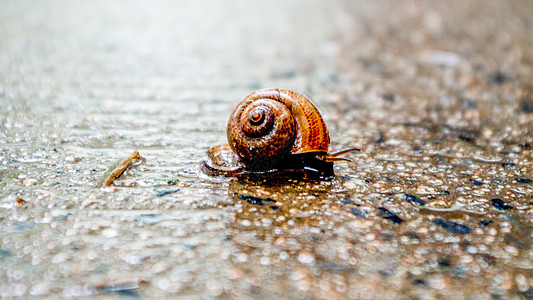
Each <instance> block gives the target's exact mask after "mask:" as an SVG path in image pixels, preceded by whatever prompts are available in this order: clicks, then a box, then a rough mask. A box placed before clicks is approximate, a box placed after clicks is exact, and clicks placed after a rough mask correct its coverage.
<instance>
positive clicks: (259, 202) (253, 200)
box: [238, 195, 276, 206]
mask: <svg viewBox="0 0 533 300" xmlns="http://www.w3.org/2000/svg"><path fill="white" fill-rule="evenodd" d="M238 198H239V199H241V200H246V202H248V203H250V204H253V205H259V206H264V205H265V202H276V200H274V199H271V198H259V197H254V196H247V195H239V196H238Z"/></svg>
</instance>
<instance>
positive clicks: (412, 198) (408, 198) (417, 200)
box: [403, 194, 426, 205]
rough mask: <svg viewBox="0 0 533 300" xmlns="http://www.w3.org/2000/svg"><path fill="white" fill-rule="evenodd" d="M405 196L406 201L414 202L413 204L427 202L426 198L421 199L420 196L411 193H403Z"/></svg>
mask: <svg viewBox="0 0 533 300" xmlns="http://www.w3.org/2000/svg"><path fill="white" fill-rule="evenodd" d="M403 195H404V196H405V201H407V202H409V203H411V204H413V205H425V204H426V202H424V200H422V199H420V198H419V197H417V196H415V195H410V194H403Z"/></svg>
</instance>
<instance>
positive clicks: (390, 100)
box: [383, 94, 394, 103]
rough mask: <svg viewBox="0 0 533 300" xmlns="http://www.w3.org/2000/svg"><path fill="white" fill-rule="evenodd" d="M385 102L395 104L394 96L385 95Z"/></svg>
mask: <svg viewBox="0 0 533 300" xmlns="http://www.w3.org/2000/svg"><path fill="white" fill-rule="evenodd" d="M383 100H385V101H387V102H389V103H392V102H394V95H393V94H385V95H383Z"/></svg>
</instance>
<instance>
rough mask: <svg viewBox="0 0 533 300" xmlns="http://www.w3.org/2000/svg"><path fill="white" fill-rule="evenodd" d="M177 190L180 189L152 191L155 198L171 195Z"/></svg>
mask: <svg viewBox="0 0 533 300" xmlns="http://www.w3.org/2000/svg"><path fill="white" fill-rule="evenodd" d="M179 190H180V189H154V194H155V195H156V196H157V197H163V196H165V195H169V194H173V193H175V192H177V191H179Z"/></svg>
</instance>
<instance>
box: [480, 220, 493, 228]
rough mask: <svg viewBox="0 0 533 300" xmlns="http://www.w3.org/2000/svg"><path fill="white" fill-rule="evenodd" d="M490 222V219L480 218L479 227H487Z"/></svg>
mask: <svg viewBox="0 0 533 300" xmlns="http://www.w3.org/2000/svg"><path fill="white" fill-rule="evenodd" d="M490 223H492V220H481V221H479V224H480V225H481V227H487V226H489V225H490Z"/></svg>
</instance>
